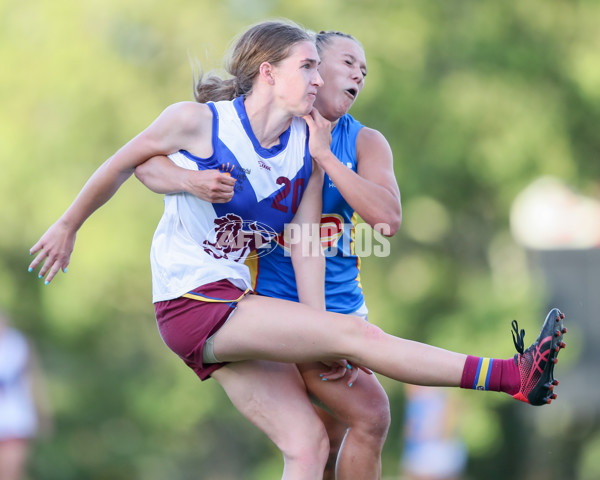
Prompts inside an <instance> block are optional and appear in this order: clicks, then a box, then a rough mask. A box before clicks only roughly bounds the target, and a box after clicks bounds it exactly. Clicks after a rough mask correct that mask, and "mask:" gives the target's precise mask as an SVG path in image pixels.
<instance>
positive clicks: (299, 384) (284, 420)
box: [212, 360, 325, 448]
mask: <svg viewBox="0 0 600 480" xmlns="http://www.w3.org/2000/svg"><path fill="white" fill-rule="evenodd" d="M212 376H213V378H214V379H215V380H216V381H217V382H218V383H219V384H220V385H221V386H222V387H223V389H224V390H225V392H226V393H227V395H228V397H229V398H230V400H231V402H232V403H233V404H234V406H235V407H236V408H237V409H238V410H239V411H240V412H241V413H242V414H243V415H244V416H245V417H246V418H248V419H249V420H250V421H251V422H252V423H253V424H254V425H256V426H257V427H258V428H260V429H261V430H262V431H263V432H264V433H265V434H267V435H268V436H269V438H270V439H271V440H272V441H273V442H274V443H275V444H276V445H278V446H279V447H280V448H287V446H288V445H289V444H290V443H296V442H298V441H309V442H318V441H320V440H322V439H323V438H324V437H325V430H324V427H323V424H322V422H321V420H320V419H319V417H318V416H317V414H316V412H315V411H314V408H313V407H312V405H311V402H310V400H309V398H308V395H307V393H306V387H305V385H304V382H303V381H302V377H301V376H300V374H299V372H298V370H297V368H296V366H295V365H293V364H289V363H278V362H270V361H265V360H250V361H242V362H233V363H229V364H227V365H226V366H225V367H223V368H220V369H219V370H217V371H216V372H214V373H213V374H212Z"/></svg>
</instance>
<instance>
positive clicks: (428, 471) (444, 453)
mask: <svg viewBox="0 0 600 480" xmlns="http://www.w3.org/2000/svg"><path fill="white" fill-rule="evenodd" d="M456 403H457V402H455V401H454V400H453V397H452V395H451V393H450V392H449V391H448V389H445V388H431V387H421V386H418V385H408V384H407V385H406V409H405V422H404V435H403V440H404V444H403V452H402V459H401V471H402V476H401V478H402V479H404V480H458V479H460V478H462V475H463V473H464V471H465V468H466V466H467V449H466V446H465V444H464V442H463V440H462V438H461V436H460V434H459V432H458V428H457V426H458V417H459V415H460V411H459V410H458V409H457V407H458V406H457V404H456Z"/></svg>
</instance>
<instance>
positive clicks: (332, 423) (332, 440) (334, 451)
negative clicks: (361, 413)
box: [315, 405, 348, 480]
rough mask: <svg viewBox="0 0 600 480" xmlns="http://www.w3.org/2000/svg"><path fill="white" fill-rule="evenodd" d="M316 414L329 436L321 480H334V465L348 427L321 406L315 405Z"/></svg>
mask: <svg viewBox="0 0 600 480" xmlns="http://www.w3.org/2000/svg"><path fill="white" fill-rule="evenodd" d="M315 410H316V411H317V415H319V418H320V419H321V421H322V422H323V425H325V430H326V431H327V437H328V438H329V457H328V458H327V463H326V464H325V471H324V472H323V480H336V477H335V467H336V464H337V461H338V456H339V453H340V450H341V449H342V444H343V443H344V437H345V436H346V432H347V431H348V427H347V426H346V425H344V424H343V423H341V422H339V421H338V420H336V419H335V418H333V416H332V415H331V414H330V413H329V412H326V411H325V410H324V409H323V408H321V407H319V406H316V405H315Z"/></svg>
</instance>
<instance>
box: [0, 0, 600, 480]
mask: <svg viewBox="0 0 600 480" xmlns="http://www.w3.org/2000/svg"><path fill="white" fill-rule="evenodd" d="M599 15H600V4H599V3H598V2H594V1H584V0H579V1H566V0H558V1H554V2H551V3H548V2H542V1H541V0H521V1H519V2H517V1H508V2H492V1H469V0H457V1H453V2H443V1H435V0H432V1H423V2H408V1H394V2H391V1H381V2H360V1H357V0H352V1H343V0H332V1H328V2H322V1H316V0H307V1H305V2H277V1H275V0H270V1H268V0H253V1H248V2H242V1H239V0H228V1H224V2H210V1H208V0H195V1H190V0H175V1H171V2H158V1H155V0H152V1H144V2H142V1H139V0H135V1H128V2H124V1H116V0H102V1H93V0H90V1H84V2H76V1H73V0H53V1H52V2H39V1H34V0H19V1H17V0H4V2H2V3H0V59H1V61H2V66H3V67H2V70H3V73H2V75H1V76H0V100H1V102H2V109H1V110H0V132H2V133H1V141H0V166H1V169H2V175H0V200H1V201H2V205H3V208H2V210H1V211H0V220H1V224H2V231H1V232H0V280H1V282H2V287H3V288H2V289H1V291H0V305H1V306H2V307H4V308H5V309H7V310H8V311H10V312H11V313H12V315H13V319H14V322H15V324H16V326H17V327H19V328H21V329H22V330H23V331H25V332H26V333H27V334H28V335H29V336H30V338H32V340H33V341H34V342H35V343H36V345H37V346H38V349H39V350H40V356H41V357H42V359H43V368H44V371H45V372H46V377H47V384H48V389H49V394H50V395H49V396H50V399H51V406H52V410H53V415H54V431H53V434H52V437H51V438H50V439H48V438H46V439H44V438H41V439H40V440H39V442H38V443H37V444H36V447H35V451H34V455H33V457H32V465H31V478H36V479H42V480H51V479H55V478H56V479H61V480H69V479H81V478H88V479H104V478H110V479H111V480H114V479H121V478H123V479H128V480H130V479H136V478H140V479H142V478H143V479H145V480H148V479H150V480H152V479H157V480H158V479H163V478H173V479H192V478H203V479H215V480H216V479H229V478H231V479H239V478H263V479H264V478H277V477H278V476H279V475H280V472H281V462H280V459H279V457H278V453H277V452H276V450H275V449H274V447H273V446H272V445H270V443H269V442H268V441H267V440H266V439H265V438H264V437H263V436H262V434H260V433H259V432H257V431H256V429H255V428H254V427H252V426H251V425H249V423H248V422H246V421H245V420H243V419H242V418H241V416H240V415H239V414H238V413H237V412H235V410H234V409H233V407H232V406H231V405H230V404H229V403H228V401H227V400H226V398H225V396H224V394H223V392H222V391H221V390H220V389H219V388H218V386H216V384H215V383H214V382H210V381H209V382H204V383H202V384H200V382H199V381H197V379H196V378H195V377H194V375H193V374H192V373H191V372H190V371H188V369H186V367H185V366H184V365H183V364H182V363H181V362H180V361H179V360H178V359H177V358H176V357H175V356H174V355H172V353H170V352H169V351H168V349H166V348H165V346H164V345H163V344H162V341H161V340H160V337H159V336H158V335H157V331H156V326H155V324H154V319H153V309H152V306H151V303H150V302H151V298H150V288H151V287H150V269H149V265H148V252H149V246H150V240H151V236H152V232H153V229H154V226H155V224H156V222H157V221H158V219H159V217H160V214H161V208H162V202H161V199H160V197H158V196H156V195H154V194H151V193H150V192H148V191H146V190H145V189H144V188H143V187H141V186H140V185H139V184H137V182H136V181H135V180H130V181H129V182H128V183H127V184H126V185H125V186H124V187H123V188H122V189H121V191H120V192H119V193H118V194H117V195H116V196H115V198H114V199H113V200H111V202H110V203H109V204H108V205H106V206H105V207H103V208H102V209H101V210H100V211H99V212H97V213H96V214H95V215H94V216H93V217H92V218H91V219H90V220H89V221H88V222H87V223H86V225H85V226H84V228H83V229H82V230H81V232H80V233H79V235H78V242H77V246H76V249H75V252H74V255H73V257H72V264H71V266H70V267H69V271H68V273H67V274H66V275H63V274H61V275H59V277H58V278H57V279H56V280H55V281H54V282H53V284H52V286H49V287H44V286H43V284H42V283H41V281H40V280H37V279H36V278H35V277H34V276H33V275H32V274H27V272H26V271H25V270H26V267H27V263H28V262H29V256H28V255H27V250H28V248H29V247H30V246H31V245H32V244H33V243H34V242H35V241H36V240H37V239H38V238H39V236H40V235H41V234H42V233H43V231H44V230H45V229H46V228H47V227H48V226H49V225H50V223H51V222H52V221H54V220H55V219H56V218H57V217H58V216H59V215H60V214H61V213H62V212H63V211H64V209H65V208H66V207H67V206H68V205H69V203H70V202H71V201H72V199H73V198H74V197H75V195H76V194H77V192H78V191H79V189H80V188H81V187H82V185H83V183H84V182H85V180H86V179H87V177H88V176H89V175H90V174H91V173H92V172H93V170H94V169H95V168H96V167H97V166H98V165H99V164H100V163H101V162H102V161H104V160H105V159H106V158H107V157H108V156H110V155H111V154H112V153H113V152H114V151H115V150H116V149H118V148H119V147H120V146H121V145H122V144H123V143H125V142H126V141H127V140H128V139H129V138H131V137H133V136H134V135H135V134H136V133H137V132H139V131H140V130H142V129H143V128H144V127H145V126H147V125H148V124H149V123H150V122H151V121H152V120H153V119H154V118H155V117H156V116H157V115H158V114H159V113H160V111H161V110H162V109H163V108H164V107H166V106H167V105H168V104H170V103H174V102H176V101H180V100H189V99H191V98H192V95H191V85H192V82H191V76H192V68H191V65H190V60H189V57H192V58H198V59H199V61H200V62H201V63H202V65H203V67H204V68H205V69H206V70H211V69H219V68H220V67H221V63H220V62H221V57H222V55H223V54H224V52H225V51H226V48H227V46H228V44H229V42H230V39H231V38H232V37H233V36H235V35H236V34H237V33H239V32H240V31H241V30H242V29H243V28H244V27H245V26H246V25H248V24H251V23H254V22H257V21H260V20H262V19H265V18H274V17H288V18H292V19H293V20H295V21H297V22H298V23H300V24H303V25H304V26H306V27H307V28H310V29H313V30H321V29H336V30H342V31H347V32H349V33H352V34H354V35H355V36H356V37H357V38H358V39H359V40H360V41H361V43H362V44H363V46H364V48H365V51H366V54H367V59H368V64H369V75H368V78H367V82H366V88H365V90H364V92H363V93H362V94H361V98H360V99H359V100H358V102H357V104H356V106H355V107H354V109H353V112H352V113H353V114H354V115H355V116H356V117H357V118H359V119H360V120H361V121H362V122H363V123H365V124H366V125H368V126H371V127H373V128H376V129H378V130H380V131H381V132H382V133H384V134H385V136H386V137H387V138H388V140H389V142H390V144H391V146H392V149H393V151H394V157H395V168H396V175H397V179H398V182H399V185H400V188H401V191H402V196H403V208H404V226H403V228H402V229H401V231H400V233H399V234H398V235H396V237H394V238H393V239H392V255H391V256H390V257H389V258H383V259H377V258H366V259H365V261H364V268H363V271H364V273H363V285H364V286H365V291H366V294H367V298H368V304H369V307H370V310H371V314H370V318H371V321H373V322H374V323H376V324H378V325H381V326H382V327H383V328H384V329H386V330H387V331H390V332H391V333H395V334H399V335H403V336H407V337H409V338H413V339H416V340H422V341H427V342H431V343H433V344H435V345H438V346H441V347H447V348H451V349H456V350H459V351H468V352H471V353H475V354H477V353H481V354H483V353H484V352H485V354H486V355H497V356H503V357H507V356H508V355H511V354H512V347H511V345H510V338H509V337H508V331H509V321H510V320H511V319H512V318H514V316H515V315H516V316H517V317H518V318H519V320H520V321H521V322H522V323H523V325H522V326H523V327H524V328H528V327H529V331H531V332H533V331H535V329H536V328H537V326H536V323H535V320H534V319H535V318H536V317H537V316H539V309H540V306H541V304H542V303H543V298H544V297H543V295H544V292H543V290H542V289H541V288H539V287H536V286H535V285H537V284H536V283H535V282H533V279H532V278H531V274H530V273H529V270H528V268H527V264H526V257H525V255H524V252H523V251H522V250H521V249H520V248H519V247H518V246H517V245H515V243H514V241H513V240H512V238H511V237H510V235H509V233H508V215H509V212H510V206H511V203H512V201H513V199H514V197H515V195H516V194H517V193H518V192H519V191H520V190H521V189H522V188H523V187H524V186H525V185H527V184H528V183H529V182H530V181H532V180H533V179H535V178H537V177H538V176H540V175H544V174H552V175H555V176H558V177H561V178H562V179H564V180H565V181H566V182H568V183H569V184H571V185H573V186H576V187H577V188H579V189H580V190H581V191H583V192H586V193H595V189H596V188H597V182H598V178H600V162H598V154H599V152H600V136H598V135H597V129H598V124H599V120H600V63H599V62H598V61H597V52H598V51H599V49H600V30H598V28H597V19H598V18H599ZM132 219H134V221H132ZM521 319H522V320H521ZM526 319H531V320H526ZM528 322H530V323H529V324H528ZM499 339H501V341H499ZM474 350H478V351H474ZM479 350H481V351H479ZM567 355H568V352H567ZM567 358H568V357H567ZM383 381H384V382H385V386H386V389H387V390H388V392H389V394H390V398H391V401H392V406H393V407H394V411H393V418H394V423H393V426H392V429H391V431H390V440H389V441H388V446H387V447H386V452H385V464H384V472H385V474H386V475H388V476H392V475H394V474H395V472H396V471H397V468H398V457H399V442H400V440H399V438H398V437H399V435H400V431H401V428H400V427H401V425H400V423H401V418H402V406H403V402H402V395H403V394H402V390H401V387H400V386H399V385H397V384H394V383H393V382H387V381H386V380H385V379H383ZM460 394H461V395H462V397H464V402H465V404H466V408H465V412H466V413H465V420H464V433H465V437H466V439H467V441H468V442H469V446H470V447H471V448H470V449H471V455H472V459H473V464H474V466H473V468H474V469H475V470H474V471H476V472H477V474H478V475H479V474H480V477H481V478H509V477H510V478H517V477H516V474H515V472H514V471H507V470H506V469H507V468H509V469H510V462H509V464H508V465H507V462H506V458H505V457H504V454H505V453H506V452H509V451H511V445H510V442H511V438H513V437H510V436H509V434H510V432H509V431H508V430H507V427H506V423H507V422H505V419H506V418H507V417H508V416H510V415H511V414H512V411H510V410H509V407H507V405H506V402H507V401H508V400H507V398H508V397H506V399H505V398H504V397H500V396H498V397H495V396H492V397H493V399H490V398H491V397H490V396H485V399H484V398H483V397H484V396H483V395H476V394H471V393H468V392H463V393H460ZM507 412H508V413H507ZM597 450H598V441H597V435H596V437H595V441H594V442H593V443H592V444H591V446H590V447H589V450H588V451H587V452H584V454H583V455H582V462H581V465H580V466H579V467H578V471H579V472H581V478H595V477H594V475H595V474H597V469H596V470H595V469H594V465H593V463H594V462H593V461H592V460H591V459H592V458H595V457H594V455H595V453H594V452H596V451H597ZM513 453H514V452H513ZM517 453H518V452H517ZM565 460H566V459H565ZM486 464H487V465H488V466H487V467H486V466H485V465H486ZM501 464H502V465H503V466H502V468H500V467H499V465H501ZM515 468H516V467H515ZM498 472H503V474H506V475H505V476H497V475H499V473H498ZM495 475H496V476H495ZM478 478H479V477H478ZM547 478H549V477H547Z"/></svg>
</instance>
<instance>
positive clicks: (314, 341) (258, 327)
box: [214, 295, 369, 362]
mask: <svg viewBox="0 0 600 480" xmlns="http://www.w3.org/2000/svg"><path fill="white" fill-rule="evenodd" d="M368 328H369V324H368V323H367V322H364V321H363V320H361V319H359V318H358V317H353V316H351V315H341V314H337V313H331V312H326V311H323V310H317V309H314V308H310V307H308V306H306V305H303V304H300V303H297V302H289V301H285V300H279V299H275V298H268V297H260V296H258V295H249V296H247V297H246V298H244V299H243V300H241V301H240V302H239V304H238V306H237V309H236V311H235V312H234V313H233V314H232V315H231V317H230V318H229V320H228V321H227V323H225V324H224V325H223V326H222V327H221V328H220V329H219V331H218V332H217V333H216V334H215V336H214V352H215V355H216V357H217V358H218V359H219V360H220V361H238V360H248V359H251V358H262V359H267V360H278V361H284V362H298V361H302V362H305V361H316V360H333V359H337V358H340V355H341V353H340V352H346V351H349V350H352V351H356V350H358V349H359V348H360V346H361V345H362V344H361V343H359V341H361V339H364V338H365V335H367V332H366V329H368ZM350 344H352V345H350ZM324 357H326V358H324Z"/></svg>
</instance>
